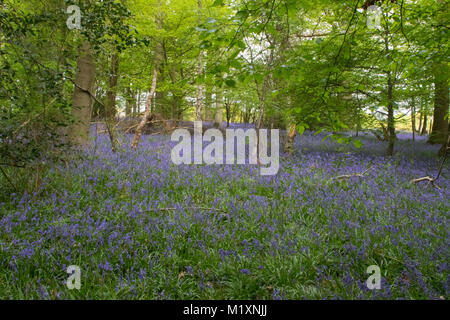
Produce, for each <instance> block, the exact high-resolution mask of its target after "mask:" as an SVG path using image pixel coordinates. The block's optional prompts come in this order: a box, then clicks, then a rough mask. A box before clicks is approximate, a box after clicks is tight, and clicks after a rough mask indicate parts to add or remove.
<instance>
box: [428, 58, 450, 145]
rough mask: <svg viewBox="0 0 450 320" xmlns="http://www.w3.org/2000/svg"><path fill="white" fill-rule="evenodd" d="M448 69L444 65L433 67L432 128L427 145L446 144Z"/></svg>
mask: <svg viewBox="0 0 450 320" xmlns="http://www.w3.org/2000/svg"><path fill="white" fill-rule="evenodd" d="M448 71H449V70H448V67H447V65H446V63H442V64H438V65H436V67H435V81H434V113H433V118H434V120H433V127H432V129H431V134H430V138H429V139H428V143H431V144H444V143H446V142H447V133H448V119H447V118H446V117H447V114H448V106H449V94H448V89H449V88H448V73H449V72H448Z"/></svg>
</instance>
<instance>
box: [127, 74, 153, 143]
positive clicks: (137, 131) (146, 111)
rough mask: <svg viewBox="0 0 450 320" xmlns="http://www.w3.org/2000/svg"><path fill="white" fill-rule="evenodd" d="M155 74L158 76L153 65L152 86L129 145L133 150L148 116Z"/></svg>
mask: <svg viewBox="0 0 450 320" xmlns="http://www.w3.org/2000/svg"><path fill="white" fill-rule="evenodd" d="M157 76H158V71H157V67H156V66H155V67H154V68H153V80H152V88H151V89H150V93H149V95H148V97H147V102H146V103H145V111H144V116H143V117H142V120H141V122H140V123H139V125H138V126H137V128H136V131H135V133H134V137H133V142H132V143H131V147H132V148H133V149H135V150H136V148H137V146H138V144H139V139H140V138H141V135H142V130H143V129H144V127H145V125H146V124H147V121H148V119H149V118H150V114H151V103H152V97H153V96H154V95H155V91H156V79H157Z"/></svg>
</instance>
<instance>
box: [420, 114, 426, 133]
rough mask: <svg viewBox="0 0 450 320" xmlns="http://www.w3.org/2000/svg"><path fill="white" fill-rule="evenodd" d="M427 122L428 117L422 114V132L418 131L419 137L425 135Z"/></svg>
mask: <svg viewBox="0 0 450 320" xmlns="http://www.w3.org/2000/svg"><path fill="white" fill-rule="evenodd" d="M427 122H428V116H427V114H426V113H424V114H423V122H422V130H421V131H420V135H422V136H423V135H424V134H427Z"/></svg>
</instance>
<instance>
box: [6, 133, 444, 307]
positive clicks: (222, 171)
mask: <svg viewBox="0 0 450 320" xmlns="http://www.w3.org/2000/svg"><path fill="white" fill-rule="evenodd" d="M324 136H325V134H319V135H313V134H312V133H308V132H305V133H304V134H303V135H302V136H297V138H296V141H295V145H294V153H293V154H292V155H291V156H290V157H287V156H286V155H284V154H282V155H281V156H282V159H281V165H280V170H279V173H278V174H277V175H276V176H261V175H260V174H259V169H258V167H257V166H254V165H199V166H195V165H180V166H176V165H174V164H172V162H171V159H170V152H171V148H172V147H173V145H174V144H175V143H174V142H170V136H166V135H149V136H143V137H142V139H141V142H140V145H139V148H138V150H137V151H136V152H134V151H131V150H130V149H129V147H128V146H129V142H130V140H131V138H132V137H131V136H123V137H121V139H122V149H121V150H119V151H118V152H117V153H115V154H114V153H112V152H111V150H110V145H109V141H108V137H107V136H106V135H96V134H93V135H92V143H91V147H90V150H89V151H88V152H78V153H76V154H74V155H73V159H74V160H73V161H71V162H70V163H67V164H64V163H63V164H58V165H55V166H53V167H52V169H51V171H50V172H49V174H48V175H46V178H45V181H44V182H43V183H42V184H41V186H40V188H39V190H38V191H36V192H35V193H34V194H27V193H26V194H20V195H18V194H17V195H13V196H12V199H11V201H8V202H5V203H1V204H0V298H1V299H448V297H449V293H450V275H449V263H450V262H449V260H450V259H449V258H450V251H449V242H450V237H449V208H450V204H449V199H450V173H449V166H448V164H446V165H445V166H444V168H443V171H442V176H441V177H440V178H439V180H438V183H437V184H438V185H439V186H440V187H441V189H437V188H434V187H432V186H427V185H426V182H423V183H420V184H414V185H412V184H410V183H409V181H410V180H411V179H414V178H418V177H422V176H425V175H435V174H436V172H437V170H438V167H439V159H438V158H437V157H436V153H437V150H438V149H439V146H430V145H427V144H426V143H425V139H426V138H425V137H418V140H416V142H415V143H413V142H412V141H411V140H410V136H409V135H408V134H399V140H398V142H397V145H396V154H395V155H394V156H393V157H391V158H389V157H386V156H384V151H385V149H386V147H387V146H386V144H385V143H382V142H378V141H376V140H375V139H374V138H372V137H370V136H368V135H366V136H362V137H361V141H362V143H363V146H362V147H361V148H359V149H358V148H356V147H354V146H353V145H340V144H337V143H336V142H334V141H332V140H330V139H326V140H324V141H323V138H324ZM367 169H368V170H367ZM366 170H367V172H366V174H365V175H364V176H363V177H357V176H353V177H350V178H345V179H336V178H335V177H337V176H339V175H345V174H353V173H361V172H364V171H366ZM69 265H78V266H79V267H80V268H81V289H80V290H77V289H74V290H69V289H68V288H67V286H66V280H67V278H68V277H69V274H67V273H66V269H67V267H68V266H69ZM370 265H377V266H379V268H380V270H381V276H382V278H381V289H379V290H369V289H368V288H367V286H366V281H367V279H368V277H369V276H370V274H368V273H366V271H367V268H368V266H370Z"/></svg>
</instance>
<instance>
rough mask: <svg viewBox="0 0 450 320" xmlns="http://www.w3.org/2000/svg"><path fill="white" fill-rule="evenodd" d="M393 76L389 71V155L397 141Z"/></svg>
mask: <svg viewBox="0 0 450 320" xmlns="http://www.w3.org/2000/svg"><path fill="white" fill-rule="evenodd" d="M392 87H393V85H392V76H391V72H390V71H389V72H388V127H387V131H388V139H389V145H388V149H387V155H388V156H392V155H393V154H394V143H395V120H394V105H393V101H392V100H393V94H392V89H393V88H392Z"/></svg>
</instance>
